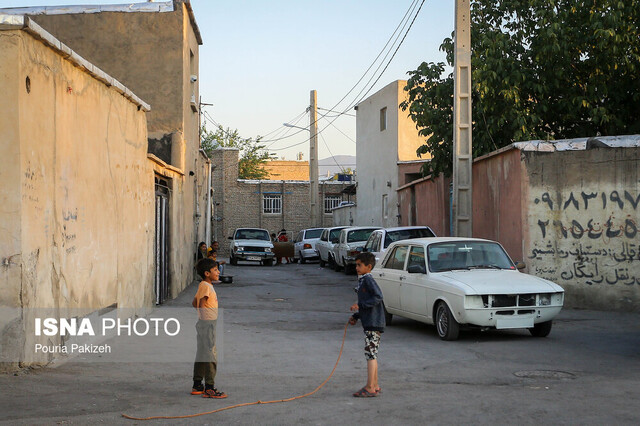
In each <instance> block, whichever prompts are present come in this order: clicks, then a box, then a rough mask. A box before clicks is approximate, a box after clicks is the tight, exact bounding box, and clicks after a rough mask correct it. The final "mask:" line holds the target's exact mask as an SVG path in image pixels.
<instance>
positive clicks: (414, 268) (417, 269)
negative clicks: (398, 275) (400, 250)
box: [407, 265, 426, 274]
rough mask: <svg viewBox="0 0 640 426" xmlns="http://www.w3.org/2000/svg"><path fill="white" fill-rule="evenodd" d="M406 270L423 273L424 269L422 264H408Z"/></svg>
mask: <svg viewBox="0 0 640 426" xmlns="http://www.w3.org/2000/svg"><path fill="white" fill-rule="evenodd" d="M407 272H408V273H410V274H425V273H426V271H425V270H424V267H423V266H420V265H409V267H408V268H407Z"/></svg>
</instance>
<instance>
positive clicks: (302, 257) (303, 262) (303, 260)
mask: <svg viewBox="0 0 640 426" xmlns="http://www.w3.org/2000/svg"><path fill="white" fill-rule="evenodd" d="M300 263H302V264H303V265H304V264H305V263H307V260H306V259H305V258H304V256H303V255H302V253H300Z"/></svg>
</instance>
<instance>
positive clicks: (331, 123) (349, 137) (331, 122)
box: [325, 118, 356, 143]
mask: <svg viewBox="0 0 640 426" xmlns="http://www.w3.org/2000/svg"><path fill="white" fill-rule="evenodd" d="M325 120H327V121H329V119H328V118H325ZM329 124H330V125H332V126H333V127H335V129H336V130H337V131H339V132H340V133H342V134H343V135H344V136H345V137H347V139H349V140H350V141H351V142H353V143H356V141H354V140H353V139H352V138H351V136H349V135H347V134H346V133H345V132H343V131H342V130H340V129H339V128H338V126H336V125H335V124H333V121H329Z"/></svg>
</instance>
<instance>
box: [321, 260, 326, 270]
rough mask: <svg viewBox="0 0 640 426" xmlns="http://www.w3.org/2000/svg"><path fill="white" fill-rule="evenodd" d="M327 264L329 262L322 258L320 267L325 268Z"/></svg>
mask: <svg viewBox="0 0 640 426" xmlns="http://www.w3.org/2000/svg"><path fill="white" fill-rule="evenodd" d="M326 264H327V263H326V262H325V261H324V260H322V259H320V267H321V268H324V267H325V265H326Z"/></svg>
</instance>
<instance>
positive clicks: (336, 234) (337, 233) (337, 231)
mask: <svg viewBox="0 0 640 426" xmlns="http://www.w3.org/2000/svg"><path fill="white" fill-rule="evenodd" d="M343 229H344V228H340V229H334V230H333V231H331V233H330V234H329V241H333V240H337V239H338V238H340V231H342V230H343Z"/></svg>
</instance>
